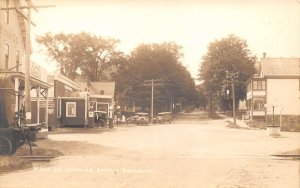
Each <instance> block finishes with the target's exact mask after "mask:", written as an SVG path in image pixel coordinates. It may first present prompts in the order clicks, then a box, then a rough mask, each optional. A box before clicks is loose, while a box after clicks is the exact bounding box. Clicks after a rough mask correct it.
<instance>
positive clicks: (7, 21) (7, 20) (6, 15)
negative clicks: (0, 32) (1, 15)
mask: <svg viewBox="0 0 300 188" xmlns="http://www.w3.org/2000/svg"><path fill="white" fill-rule="evenodd" d="M8 6H9V0H6V8H8ZM5 23H7V24H9V10H5Z"/></svg>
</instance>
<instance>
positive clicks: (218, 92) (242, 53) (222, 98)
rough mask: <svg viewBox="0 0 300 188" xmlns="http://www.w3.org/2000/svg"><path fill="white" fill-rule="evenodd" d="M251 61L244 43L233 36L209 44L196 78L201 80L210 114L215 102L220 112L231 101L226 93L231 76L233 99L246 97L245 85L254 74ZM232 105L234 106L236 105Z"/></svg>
mask: <svg viewBox="0 0 300 188" xmlns="http://www.w3.org/2000/svg"><path fill="white" fill-rule="evenodd" d="M255 62H256V57H255V56H253V55H251V52H250V50H249V49H248V45H247V42H246V41H245V40H243V39H240V38H239V37H237V36H234V35H229V36H227V37H226V38H222V39H221V40H216V41H214V42H212V43H210V44H209V46H208V52H207V54H206V55H204V57H203V60H202V63H201V66H200V70H199V75H198V76H199V80H201V81H203V87H204V89H205V91H206V93H207V97H208V102H209V107H210V112H211V113H214V111H215V108H214V106H215V105H214V104H215V103H218V104H219V106H220V107H221V108H222V109H223V110H228V109H229V108H231V106H232V105H231V104H232V99H231V98H230V97H228V96H227V93H226V91H227V90H231V87H230V84H229V82H228V81H230V80H231V79H232V78H229V77H231V76H232V75H235V78H234V81H236V83H235V100H236V101H239V100H242V99H245V98H246V86H245V82H246V81H247V80H248V79H249V78H250V77H251V76H252V75H253V74H254V73H255V71H256V70H255ZM230 92H231V91H230ZM236 104H237V107H238V102H236Z"/></svg>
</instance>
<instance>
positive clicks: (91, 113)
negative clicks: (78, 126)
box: [88, 111, 94, 127]
mask: <svg viewBox="0 0 300 188" xmlns="http://www.w3.org/2000/svg"><path fill="white" fill-rule="evenodd" d="M88 127H94V111H89V114H88Z"/></svg>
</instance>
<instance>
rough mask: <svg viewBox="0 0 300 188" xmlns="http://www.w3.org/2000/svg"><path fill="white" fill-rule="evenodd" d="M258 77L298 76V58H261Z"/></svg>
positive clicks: (299, 64) (299, 74)
mask: <svg viewBox="0 0 300 188" xmlns="http://www.w3.org/2000/svg"><path fill="white" fill-rule="evenodd" d="M259 75H261V76H263V77H266V76H300V58H263V59H261V63H260V72H259Z"/></svg>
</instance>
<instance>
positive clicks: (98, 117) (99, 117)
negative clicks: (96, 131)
mask: <svg viewBox="0 0 300 188" xmlns="http://www.w3.org/2000/svg"><path fill="white" fill-rule="evenodd" d="M107 120H108V117H107V113H106V112H104V111H95V112H94V123H95V124H96V125H97V126H102V127H103V126H105V125H106V123H107Z"/></svg>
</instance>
